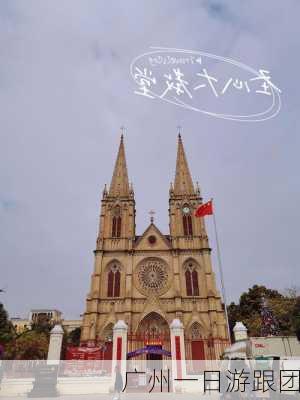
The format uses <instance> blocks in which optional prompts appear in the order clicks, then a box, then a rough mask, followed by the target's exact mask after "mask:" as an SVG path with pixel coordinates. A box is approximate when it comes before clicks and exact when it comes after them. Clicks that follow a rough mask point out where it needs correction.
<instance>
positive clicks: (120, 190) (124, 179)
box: [109, 134, 130, 196]
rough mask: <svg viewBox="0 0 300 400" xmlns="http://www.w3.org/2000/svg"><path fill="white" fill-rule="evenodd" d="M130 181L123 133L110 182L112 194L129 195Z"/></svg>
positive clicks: (110, 192) (110, 193)
mask: <svg viewBox="0 0 300 400" xmlns="http://www.w3.org/2000/svg"><path fill="white" fill-rule="evenodd" d="M129 192H130V190H129V181H128V173H127V166H126V157H125V148H124V137H123V134H122V135H121V141H120V146H119V151H118V155H117V159H116V163H115V168H114V173H113V177H112V180H111V184H110V189H109V195H110V196H129Z"/></svg>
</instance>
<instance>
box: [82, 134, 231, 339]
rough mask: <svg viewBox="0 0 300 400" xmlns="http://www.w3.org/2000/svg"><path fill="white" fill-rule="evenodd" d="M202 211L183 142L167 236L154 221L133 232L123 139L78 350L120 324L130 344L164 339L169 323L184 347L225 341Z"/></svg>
mask: <svg viewBox="0 0 300 400" xmlns="http://www.w3.org/2000/svg"><path fill="white" fill-rule="evenodd" d="M201 203H202V198H201V195H200V190H199V187H198V186H197V187H195V186H194V185H193V182H192V178H191V175H190V171H189V167H188V163H187V159H186V155H185V151H184V148H183V143H182V139H181V137H180V135H179V137H178V151H177V162H176V173H175V181H174V184H171V187H170V190H169V226H170V232H169V234H167V235H166V234H163V233H162V232H161V231H160V230H159V229H158V227H157V226H156V224H155V223H154V220H153V218H151V222H150V225H149V226H148V227H147V229H146V230H145V232H144V233H143V234H142V235H140V236H138V235H136V232H135V198H134V191H133V188H132V187H131V186H130V185H129V180H128V173H127V166H126V159H125V149H124V141H123V137H122V138H121V143H120V147H119V151H118V155H117V160H116V164H115V168H114V173H113V177H112V181H111V185H110V188H109V189H107V188H106V187H105V188H104V191H103V197H102V201H101V212H100V225H99V235H98V238H97V244H96V250H95V252H94V253H95V264H94V271H93V274H92V277H91V290H90V292H89V294H88V296H87V301H86V311H85V314H84V317H83V324H82V334H81V342H82V344H85V343H87V342H90V343H95V342H107V341H108V340H111V335H112V327H113V325H114V324H115V323H116V322H117V321H118V320H124V321H125V322H126V324H127V325H128V327H129V336H130V335H132V337H133V335H138V334H142V335H146V336H147V335H150V334H151V335H152V336H153V335H156V336H157V337H159V336H163V335H169V334H170V332H169V326H170V323H171V322H172V321H173V320H174V319H178V320H180V321H181V322H182V324H183V327H184V335H185V338H186V340H187V341H188V340H193V339H194V340H211V339H215V340H216V339H220V340H226V339H227V327H226V320H225V316H224V310H223V307H222V302H221V297H220V294H219V292H218V290H217V288H216V283H215V276H214V272H213V268H212V264H211V256H210V253H211V249H210V247H209V242H208V237H207V233H206V229H205V222H204V219H203V218H196V217H195V216H194V213H195V210H196V208H197V206H198V205H199V204H201Z"/></svg>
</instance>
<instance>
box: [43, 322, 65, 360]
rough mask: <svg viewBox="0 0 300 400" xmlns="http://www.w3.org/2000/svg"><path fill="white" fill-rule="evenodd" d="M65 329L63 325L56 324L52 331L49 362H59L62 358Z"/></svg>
mask: <svg viewBox="0 0 300 400" xmlns="http://www.w3.org/2000/svg"><path fill="white" fill-rule="evenodd" d="M63 335H64V331H63V328H62V327H61V325H55V326H54V328H53V329H52V330H51V332H50V343H49V349H48V358H47V360H48V362H47V364H58V363H59V360H60V353H61V346H62V341H63Z"/></svg>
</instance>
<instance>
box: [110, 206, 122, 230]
mask: <svg viewBox="0 0 300 400" xmlns="http://www.w3.org/2000/svg"><path fill="white" fill-rule="evenodd" d="M121 226H122V218H121V209H120V206H116V207H115V208H114V209H113V217H112V231H111V235H112V237H121Z"/></svg>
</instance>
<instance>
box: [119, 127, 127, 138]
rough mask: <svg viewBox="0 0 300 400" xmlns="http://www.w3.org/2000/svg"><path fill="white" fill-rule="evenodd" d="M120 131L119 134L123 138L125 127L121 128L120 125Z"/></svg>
mask: <svg viewBox="0 0 300 400" xmlns="http://www.w3.org/2000/svg"><path fill="white" fill-rule="evenodd" d="M120 129H121V132H122V133H121V136H122V137H123V136H124V133H125V130H126V128H125V126H123V125H122V126H121V127H120Z"/></svg>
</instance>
